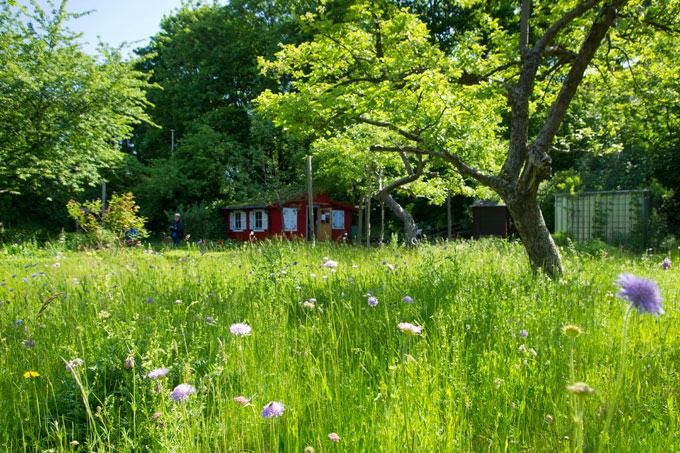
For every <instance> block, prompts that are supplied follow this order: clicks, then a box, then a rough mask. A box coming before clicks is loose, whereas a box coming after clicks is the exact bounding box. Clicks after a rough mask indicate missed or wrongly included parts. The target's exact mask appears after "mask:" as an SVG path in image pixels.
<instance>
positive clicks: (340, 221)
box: [331, 209, 345, 230]
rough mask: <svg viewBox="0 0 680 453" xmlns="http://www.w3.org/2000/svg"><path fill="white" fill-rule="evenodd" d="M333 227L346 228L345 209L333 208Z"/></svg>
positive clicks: (335, 228) (334, 228)
mask: <svg viewBox="0 0 680 453" xmlns="http://www.w3.org/2000/svg"><path fill="white" fill-rule="evenodd" d="M331 228H332V229H333V230H344V229H345V211H344V210H342V209H333V210H332V211H331Z"/></svg>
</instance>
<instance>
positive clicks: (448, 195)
mask: <svg viewBox="0 0 680 453" xmlns="http://www.w3.org/2000/svg"><path fill="white" fill-rule="evenodd" d="M446 222H447V227H448V228H447V235H446V238H447V239H448V240H449V241H450V240H451V222H452V215H451V191H450V190H447V191H446Z"/></svg>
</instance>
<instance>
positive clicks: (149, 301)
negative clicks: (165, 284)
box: [146, 297, 155, 304]
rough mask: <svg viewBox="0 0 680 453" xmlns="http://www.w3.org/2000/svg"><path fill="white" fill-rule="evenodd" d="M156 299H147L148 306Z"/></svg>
mask: <svg viewBox="0 0 680 453" xmlns="http://www.w3.org/2000/svg"><path fill="white" fill-rule="evenodd" d="M154 300H155V299H154V298H153V297H147V298H146V303H147V304H152V303H153V301H154Z"/></svg>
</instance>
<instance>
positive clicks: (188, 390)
mask: <svg viewBox="0 0 680 453" xmlns="http://www.w3.org/2000/svg"><path fill="white" fill-rule="evenodd" d="M192 393H196V388H194V386H193V385H190V384H180V385H178V386H177V387H175V388H174V389H173V391H172V392H170V398H172V399H173V400H175V401H176V402H180V401H184V400H185V399H187V398H188V397H189V395H191V394H192Z"/></svg>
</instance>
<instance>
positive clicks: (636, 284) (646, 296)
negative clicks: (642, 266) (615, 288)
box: [616, 273, 665, 315]
mask: <svg viewBox="0 0 680 453" xmlns="http://www.w3.org/2000/svg"><path fill="white" fill-rule="evenodd" d="M616 283H617V284H618V285H619V286H621V289H620V290H619V292H618V293H616V295H617V296H618V297H620V298H621V299H623V300H625V301H627V302H630V306H631V307H635V308H637V309H638V312H639V313H652V314H655V315H663V314H664V313H665V311H664V309H663V307H662V306H661V305H662V300H661V294H660V293H659V287H658V286H657V285H656V282H653V281H652V280H647V279H646V278H642V277H637V276H635V275H633V274H628V273H626V274H621V275H619V277H618V279H617V280H616Z"/></svg>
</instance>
